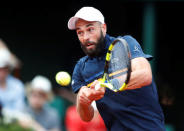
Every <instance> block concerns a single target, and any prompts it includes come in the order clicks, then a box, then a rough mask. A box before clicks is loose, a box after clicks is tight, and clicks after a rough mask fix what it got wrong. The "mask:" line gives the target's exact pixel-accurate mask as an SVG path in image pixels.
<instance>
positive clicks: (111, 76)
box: [102, 38, 131, 92]
mask: <svg viewBox="0 0 184 131" xmlns="http://www.w3.org/2000/svg"><path fill="white" fill-rule="evenodd" d="M130 58H131V55H130V49H129V46H128V43H127V42H126V40H124V39H122V38H117V39H115V40H114V41H113V42H112V43H111V45H110V46H109V49H108V51H107V54H106V61H105V67H104V74H103V79H102V81H103V82H105V83H111V84H112V85H113V86H111V87H108V86H107V88H109V89H111V90H113V91H114V92H118V91H123V90H124V89H125V88H126V85H127V84H128V82H129V79H130V74H131V60H130Z"/></svg>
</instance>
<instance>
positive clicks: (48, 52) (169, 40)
mask: <svg viewBox="0 0 184 131" xmlns="http://www.w3.org/2000/svg"><path fill="white" fill-rule="evenodd" d="M82 6H94V7H96V8H98V9H99V10H100V11H101V12H102V13H103V14H104V16H105V21H106V23H107V27H108V28H107V33H108V34H110V35H113V36H118V35H132V36H133V37H134V38H136V39H137V40H138V42H139V43H140V45H141V46H142V48H143V50H144V52H145V53H149V54H151V55H153V56H154V59H153V60H152V61H151V65H152V69H153V74H154V77H155V80H156V82H157V85H158V91H159V98H160V103H161V105H162V107H163V110H164V113H165V117H166V123H167V124H168V127H171V128H175V130H177V129H178V130H180V129H183V128H182V126H183V124H184V119H183V115H184V112H183V106H182V104H183V103H184V102H183V100H184V98H183V97H184V96H183V83H182V80H183V73H184V70H183V67H184V62H182V60H183V55H182V54H183V34H184V33H183V31H184V30H183V29H184V19H183V16H184V15H183V13H184V1H183V0H113V1H106V0H70V1H62V3H61V4H60V7H54V6H53V7H52V6H49V7H45V6H43V7H41V6H40V7H37V8H33V7H32V8H25V7H19V8H17V7H15V8H0V17H1V19H0V38H1V40H2V41H3V42H4V43H6V45H7V46H8V48H9V49H10V50H11V52H12V53H14V54H15V55H16V57H17V58H18V59H19V60H20V62H21V65H20V68H18V69H17V70H16V71H15V72H14V73H15V74H14V75H15V76H16V77H18V78H19V79H21V80H22V81H23V82H24V83H26V82H27V81H30V80H31V79H32V78H33V77H34V76H35V75H37V74H40V75H44V76H46V77H48V78H49V79H50V80H51V82H52V84H53V87H57V86H58V85H57V83H56V82H55V74H56V73H57V72H58V71H61V70H63V71H67V72H69V73H70V74H72V71H73V68H74V66H75V64H76V62H77V60H78V59H79V58H80V57H82V56H84V54H83V52H82V50H81V49H80V46H79V42H78V39H77V37H76V34H75V31H70V30H68V28H67V22H68V20H69V18H70V17H71V16H73V15H74V14H75V12H76V11H77V10H78V9H80V8H81V7H82ZM171 128H170V129H171ZM183 130H184V129H183ZM180 131H181V130H180Z"/></svg>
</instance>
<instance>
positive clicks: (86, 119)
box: [81, 117, 92, 122]
mask: <svg viewBox="0 0 184 131" xmlns="http://www.w3.org/2000/svg"><path fill="white" fill-rule="evenodd" d="M81 119H82V120H83V121H85V122H90V121H91V120H92V118H84V117H81Z"/></svg>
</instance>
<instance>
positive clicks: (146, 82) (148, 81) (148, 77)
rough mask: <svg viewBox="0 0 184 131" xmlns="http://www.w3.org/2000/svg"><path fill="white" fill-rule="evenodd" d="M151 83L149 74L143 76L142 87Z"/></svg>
mask: <svg viewBox="0 0 184 131" xmlns="http://www.w3.org/2000/svg"><path fill="white" fill-rule="evenodd" d="M151 83H152V74H151V73H149V74H147V75H146V76H145V82H144V86H147V85H150V84H151Z"/></svg>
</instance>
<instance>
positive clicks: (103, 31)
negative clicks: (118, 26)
mask: <svg viewBox="0 0 184 131" xmlns="http://www.w3.org/2000/svg"><path fill="white" fill-rule="evenodd" d="M101 26H102V33H103V36H105V35H106V32H107V25H106V24H102V25H101Z"/></svg>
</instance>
